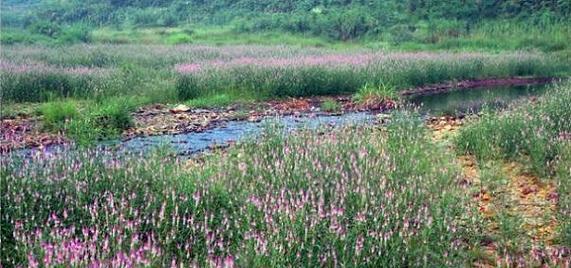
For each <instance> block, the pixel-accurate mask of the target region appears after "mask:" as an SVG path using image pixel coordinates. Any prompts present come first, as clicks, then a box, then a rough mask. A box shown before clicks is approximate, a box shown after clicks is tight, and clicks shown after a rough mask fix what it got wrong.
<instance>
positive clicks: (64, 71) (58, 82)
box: [0, 62, 109, 102]
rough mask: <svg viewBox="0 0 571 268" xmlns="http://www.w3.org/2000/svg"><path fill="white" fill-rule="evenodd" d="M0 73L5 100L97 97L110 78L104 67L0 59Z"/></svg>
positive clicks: (36, 100)
mask: <svg viewBox="0 0 571 268" xmlns="http://www.w3.org/2000/svg"><path fill="white" fill-rule="evenodd" d="M0 76H1V77H2V97H3V99H4V100H7V101H14V102H40V101H46V100H48V99H50V98H53V97H87V96H95V95H97V94H99V92H102V91H104V90H105V85H106V83H105V81H106V80H107V79H109V75H108V73H107V72H105V71H104V70H101V69H92V68H87V67H71V68H56V67H53V66H47V65H44V64H13V63H10V62H0Z"/></svg>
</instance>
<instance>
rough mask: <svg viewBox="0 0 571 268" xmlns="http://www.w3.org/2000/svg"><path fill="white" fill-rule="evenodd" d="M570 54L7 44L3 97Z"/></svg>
mask: <svg viewBox="0 0 571 268" xmlns="http://www.w3.org/2000/svg"><path fill="white" fill-rule="evenodd" d="M570 69H571V66H570V64H569V62H568V61H562V60H560V59H558V58H556V57H550V56H548V55H545V54H541V53H535V52H510V53H505V54H501V55H499V54H488V53H443V52H440V53H437V52H434V53H398V52H384V53H383V52H371V50H366V49H353V50H346V51H336V50H332V49H326V48H321V49H320V48H300V47H288V46H257V45H251V46H220V47H215V46H204V45H177V46H164V45H73V46H65V47H39V46H8V47H6V48H4V49H3V51H2V70H1V71H0V73H1V75H2V80H3V81H2V82H3V83H2V91H3V99H4V100H6V101H13V102H25V101H28V102H30V101H45V100H46V99H49V96H50V95H55V97H69V96H72V97H76V98H88V99H89V98H106V97H110V96H145V97H147V98H148V99H149V101H150V102H153V101H174V100H177V98H178V100H179V101H184V100H188V99H194V98H198V97H201V98H209V97H211V96H215V95H231V96H247V97H255V98H258V99H263V98H271V97H283V96H308V95H328V94H329V95H330V94H341V93H354V92H356V91H357V90H358V89H359V88H361V87H362V86H364V85H365V84H367V83H368V84H370V85H373V86H377V85H380V84H391V85H394V86H395V87H397V89H400V88H405V87H413V86H418V85H424V84H427V83H437V82H442V81H445V80H451V79H456V80H461V79H468V78H485V77H506V76H513V75H536V76H558V75H568V74H569V72H570Z"/></svg>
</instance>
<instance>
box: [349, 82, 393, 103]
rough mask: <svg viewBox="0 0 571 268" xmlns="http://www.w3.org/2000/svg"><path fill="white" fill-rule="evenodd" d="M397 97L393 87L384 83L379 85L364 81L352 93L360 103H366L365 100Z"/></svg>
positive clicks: (377, 100)
mask: <svg viewBox="0 0 571 268" xmlns="http://www.w3.org/2000/svg"><path fill="white" fill-rule="evenodd" d="M398 97H399V96H398V93H397V91H396V89H395V87H394V86H390V85H387V84H384V83H380V84H379V85H371V84H368V83H366V84H365V85H363V86H362V87H361V88H359V90H358V91H357V93H355V94H354V95H353V99H354V100H355V101H357V102H360V103H366V102H367V101H375V102H382V101H391V100H396V99H398Z"/></svg>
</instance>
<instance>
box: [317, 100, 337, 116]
mask: <svg viewBox="0 0 571 268" xmlns="http://www.w3.org/2000/svg"><path fill="white" fill-rule="evenodd" d="M321 110H323V111H325V112H329V113H336V112H340V111H341V104H339V103H338V102H337V101H336V100H334V99H326V100H324V101H323V102H322V103H321Z"/></svg>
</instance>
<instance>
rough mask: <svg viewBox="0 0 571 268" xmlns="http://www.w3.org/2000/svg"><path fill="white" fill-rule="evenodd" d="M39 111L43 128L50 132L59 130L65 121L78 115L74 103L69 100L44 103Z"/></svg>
mask: <svg viewBox="0 0 571 268" xmlns="http://www.w3.org/2000/svg"><path fill="white" fill-rule="evenodd" d="M39 110H40V114H41V115H43V121H42V122H43V123H44V126H45V127H46V128H48V129H51V130H59V129H61V128H62V127H63V125H64V124H65V123H66V121H69V120H73V119H74V118H76V117H77V116H78V115H79V113H78V111H77V107H76V103H75V102H73V101H70V100H67V101H56V102H48V103H44V104H42V106H41V107H40V109H39Z"/></svg>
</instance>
